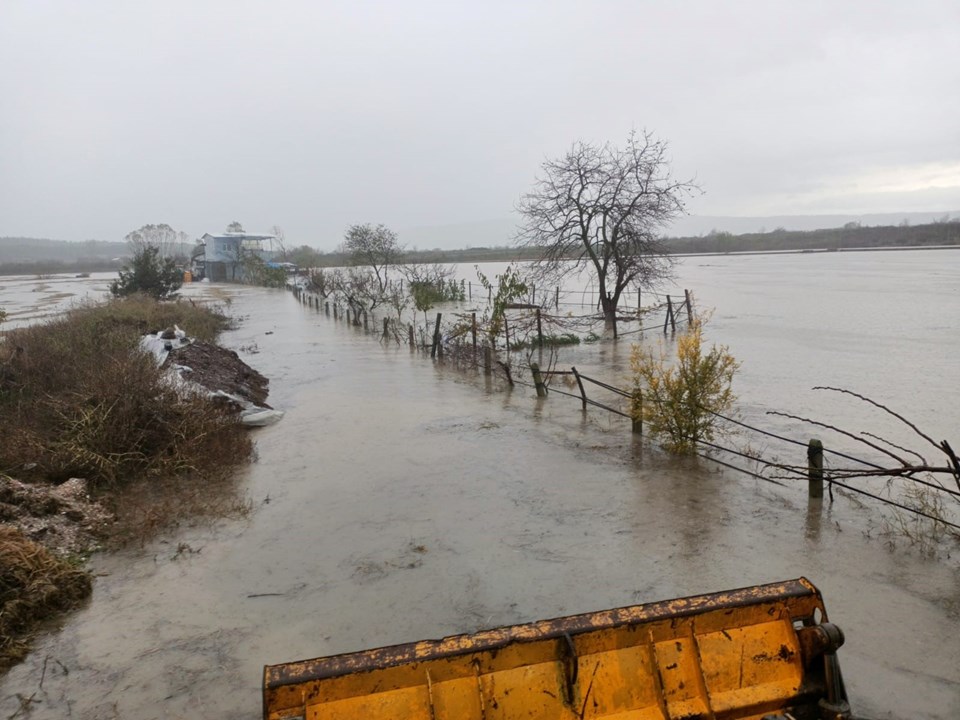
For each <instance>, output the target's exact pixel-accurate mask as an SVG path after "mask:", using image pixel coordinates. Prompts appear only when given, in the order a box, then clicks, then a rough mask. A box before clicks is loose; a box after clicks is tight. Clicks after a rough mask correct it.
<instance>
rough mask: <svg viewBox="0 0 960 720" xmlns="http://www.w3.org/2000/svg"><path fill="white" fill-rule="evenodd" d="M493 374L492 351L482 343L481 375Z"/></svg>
mask: <svg viewBox="0 0 960 720" xmlns="http://www.w3.org/2000/svg"><path fill="white" fill-rule="evenodd" d="M491 372H493V349H492V348H491V347H490V346H489V345H487V344H486V343H484V345H483V374H484V375H489V374H490V373H491Z"/></svg>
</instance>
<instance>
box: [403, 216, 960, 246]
mask: <svg viewBox="0 0 960 720" xmlns="http://www.w3.org/2000/svg"><path fill="white" fill-rule="evenodd" d="M945 219H960V211H950V212H947V211H943V212H922V213H921V212H900V213H873V214H865V215H855V214H849V215H772V216H769V217H735V216H721V215H688V216H684V217H681V218H677V220H676V221H674V223H673V224H672V225H671V226H669V227H667V228H665V229H664V235H667V236H669V237H694V236H701V235H707V234H709V233H711V232H713V233H721V232H726V233H733V234H734V235H741V234H749V233H757V234H763V233H769V232H772V231H773V230H779V229H783V230H788V231H804V232H805V231H812V230H819V229H823V228H841V227H843V226H844V225H847V224H848V223H851V222H852V223H859V224H860V225H861V226H864V227H866V226H886V227H891V226H892V227H896V226H899V225H902V224H904V223H906V224H909V225H926V224H930V223H934V222H940V221H943V220H945ZM519 223H520V217H519V216H517V215H511V216H505V217H501V218H495V219H490V220H480V221H476V222H465V223H458V224H452V225H430V226H418V227H398V228H396V230H397V232H398V234H399V235H400V241H401V242H402V243H404V244H405V245H406V246H407V247H408V248H417V249H419V250H429V249H437V250H459V249H463V248H476V247H502V246H505V245H509V244H510V243H511V242H512V241H513V238H514V236H515V235H516V232H517V225H518V224H519Z"/></svg>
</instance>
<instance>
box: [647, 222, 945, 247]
mask: <svg viewBox="0 0 960 720" xmlns="http://www.w3.org/2000/svg"><path fill="white" fill-rule="evenodd" d="M666 243H667V247H668V248H669V250H670V252H672V253H727V252H774V251H782V250H844V249H852V248H878V247H922V246H925V245H960V219H957V220H951V221H949V222H936V223H930V224H927V225H898V226H895V227H892V226H886V227H864V226H861V225H859V224H857V223H856V222H850V223H847V225H845V226H844V227H841V228H831V229H827V230H812V231H809V232H798V231H790V230H784V229H782V228H780V229H777V230H774V231H772V232H765V233H746V234H743V235H734V234H732V233H729V232H713V233H710V234H709V235H705V236H703V237H685V238H670V239H668V240H667V241H666Z"/></svg>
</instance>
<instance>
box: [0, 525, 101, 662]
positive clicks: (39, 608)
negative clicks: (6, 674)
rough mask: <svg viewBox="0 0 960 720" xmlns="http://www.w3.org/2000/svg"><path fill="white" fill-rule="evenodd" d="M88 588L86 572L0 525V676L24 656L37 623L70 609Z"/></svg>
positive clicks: (87, 591) (86, 592) (18, 533)
mask: <svg viewBox="0 0 960 720" xmlns="http://www.w3.org/2000/svg"><path fill="white" fill-rule="evenodd" d="M90 589H91V583H90V575H89V574H88V573H86V572H84V571H83V570H82V569H80V568H78V567H76V566H75V565H74V564H72V563H71V562H69V561H68V560H65V559H63V558H59V557H57V556H56V555H54V554H53V553H51V552H50V551H49V550H47V549H46V548H44V547H43V546H42V545H39V544H37V543H35V542H33V541H32V540H30V539H28V538H26V537H24V535H23V534H22V533H20V532H19V531H18V530H15V529H13V528H11V527H6V526H2V525H0V672H3V671H4V670H6V669H7V668H9V667H10V666H11V665H13V664H14V663H15V662H18V661H19V660H21V659H23V657H24V655H26V653H27V650H28V644H27V642H26V640H25V636H26V634H27V633H29V631H30V630H31V629H32V628H33V627H34V626H35V625H36V623H37V621H38V620H39V619H41V618H43V617H46V616H49V615H51V614H53V613H56V612H62V611H65V610H69V609H71V608H73V607H75V606H76V605H77V603H79V602H80V601H81V600H83V599H84V598H86V597H87V596H88V595H89V594H90Z"/></svg>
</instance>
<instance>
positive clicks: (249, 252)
mask: <svg viewBox="0 0 960 720" xmlns="http://www.w3.org/2000/svg"><path fill="white" fill-rule="evenodd" d="M275 242H278V239H277V236H276V235H253V234H250V233H245V232H224V233H219V234H217V235H212V234H210V233H204V234H203V236H202V237H201V238H200V239H199V240H198V241H197V245H196V247H195V248H194V250H193V254H192V257H191V259H190V269H191V272H192V273H193V277H194V278H195V279H197V280H202V279H203V278H208V279H210V280H211V281H213V282H243V281H244V278H245V271H244V259H245V258H246V257H250V256H255V257H259V258H260V259H261V260H264V261H268V260H271V259H272V258H273V256H274V255H275V254H276V252H275V251H274V250H273V244H274V243H275ZM264 243H268V244H269V249H265V248H264Z"/></svg>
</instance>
